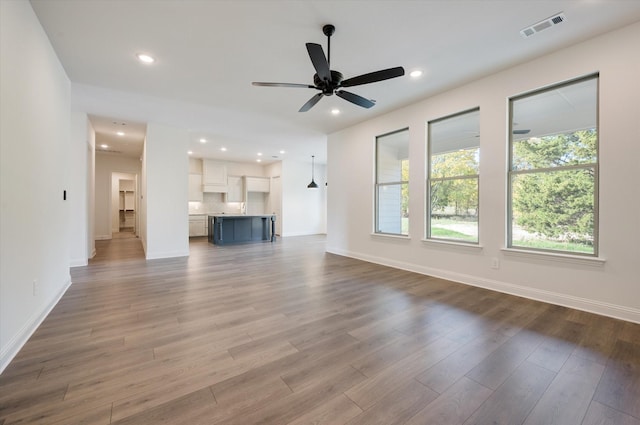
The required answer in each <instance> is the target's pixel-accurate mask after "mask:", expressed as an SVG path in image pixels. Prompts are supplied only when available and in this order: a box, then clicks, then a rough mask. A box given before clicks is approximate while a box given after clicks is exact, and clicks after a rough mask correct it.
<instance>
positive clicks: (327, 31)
mask: <svg viewBox="0 0 640 425" xmlns="http://www.w3.org/2000/svg"><path fill="white" fill-rule="evenodd" d="M322 32H323V33H324V35H326V36H327V65H329V70H331V36H332V35H333V33H334V32H336V27H334V26H333V25H331V24H327V25H325V26H323V27H322Z"/></svg>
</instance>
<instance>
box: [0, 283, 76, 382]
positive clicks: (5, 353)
mask: <svg viewBox="0 0 640 425" xmlns="http://www.w3.org/2000/svg"><path fill="white" fill-rule="evenodd" d="M70 286H71V277H70V276H69V277H68V278H67V281H66V282H65V283H64V285H63V286H62V289H61V290H60V291H59V292H58V294H56V296H55V297H53V299H52V300H51V302H49V304H47V305H46V306H45V308H44V309H43V310H42V311H40V312H36V314H34V315H33V316H32V317H31V318H30V319H29V320H27V322H26V323H25V324H24V326H22V329H20V331H18V333H17V334H16V335H15V336H14V337H13V338H11V340H9V342H8V343H7V345H6V346H4V347H2V351H0V373H2V371H4V370H5V368H6V367H7V366H9V363H11V360H13V358H14V357H15V356H16V354H18V352H19V351H20V349H21V348H22V347H23V346H24V344H26V343H27V341H28V340H29V338H30V337H31V335H33V333H34V332H35V331H36V329H38V326H40V324H41V323H42V322H43V321H44V319H46V318H47V316H48V315H49V313H51V310H53V308H54V307H55V306H56V304H58V301H60V298H62V296H63V295H64V293H65V292H67V289H69V287H70Z"/></svg>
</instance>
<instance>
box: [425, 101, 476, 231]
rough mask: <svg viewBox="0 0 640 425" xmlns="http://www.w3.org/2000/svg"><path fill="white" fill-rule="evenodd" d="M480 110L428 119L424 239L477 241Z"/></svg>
mask: <svg viewBox="0 0 640 425" xmlns="http://www.w3.org/2000/svg"><path fill="white" fill-rule="evenodd" d="M479 143H480V111H479V110H477V109H475V110H473V111H469V112H463V113H461V114H457V115H453V116H450V117H446V118H441V119H438V120H435V121H431V122H429V143H428V167H429V172H428V181H427V188H428V199H429V205H428V206H427V214H428V216H427V238H428V239H442V240H450V241H456V242H468V243H478V213H479V209H478V187H479V186H478V183H479V182H478V180H479V175H478V165H479V155H480V146H479Z"/></svg>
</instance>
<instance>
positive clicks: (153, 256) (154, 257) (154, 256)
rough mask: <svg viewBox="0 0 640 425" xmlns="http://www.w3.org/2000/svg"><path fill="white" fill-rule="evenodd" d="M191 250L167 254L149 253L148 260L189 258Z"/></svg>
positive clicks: (147, 254) (168, 252) (167, 252)
mask: <svg viewBox="0 0 640 425" xmlns="http://www.w3.org/2000/svg"><path fill="white" fill-rule="evenodd" d="M188 256H189V249H188V248H187V250H186V251H166V252H151V253H150V252H147V253H146V259H147V260H158V259H161V258H174V257H188Z"/></svg>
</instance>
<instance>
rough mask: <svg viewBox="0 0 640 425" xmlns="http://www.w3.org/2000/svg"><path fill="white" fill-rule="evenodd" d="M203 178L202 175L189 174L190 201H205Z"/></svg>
mask: <svg viewBox="0 0 640 425" xmlns="http://www.w3.org/2000/svg"><path fill="white" fill-rule="evenodd" d="M203 199H204V198H203V194H202V176H201V175H200V174H189V201H199V202H202V200H203Z"/></svg>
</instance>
